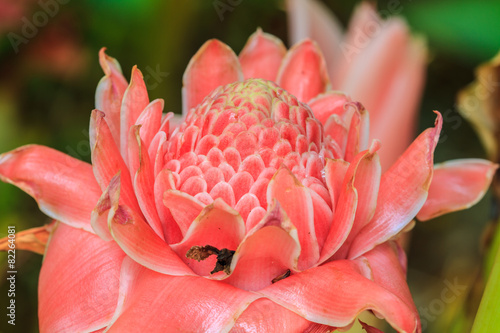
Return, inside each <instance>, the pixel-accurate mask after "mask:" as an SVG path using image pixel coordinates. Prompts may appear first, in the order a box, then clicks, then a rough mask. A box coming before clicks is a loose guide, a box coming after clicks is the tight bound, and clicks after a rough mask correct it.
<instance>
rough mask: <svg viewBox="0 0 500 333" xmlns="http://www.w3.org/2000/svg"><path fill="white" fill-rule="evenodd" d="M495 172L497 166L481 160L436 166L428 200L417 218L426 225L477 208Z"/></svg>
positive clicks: (458, 161) (450, 162)
mask: <svg viewBox="0 0 500 333" xmlns="http://www.w3.org/2000/svg"><path fill="white" fill-rule="evenodd" d="M497 168H498V165H497V164H494V163H491V162H490V161H487V160H480V159H462V160H454V161H449V162H445V163H441V164H437V165H435V166H434V176H433V178H432V182H431V187H430V188H429V196H428V197H427V201H426V202H425V204H424V206H423V207H422V209H421V210H420V212H418V214H417V218H418V219H419V220H421V221H425V220H429V219H432V218H434V217H437V216H440V215H442V214H446V213H449V212H454V211H457V210H461V209H466V208H469V207H471V206H472V205H474V204H476V203H477V202H478V201H479V200H481V198H482V197H483V196H484V194H485V193H486V190H487V189H488V187H489V186H490V184H491V179H492V178H493V175H494V174H495V171H496V170H497Z"/></svg>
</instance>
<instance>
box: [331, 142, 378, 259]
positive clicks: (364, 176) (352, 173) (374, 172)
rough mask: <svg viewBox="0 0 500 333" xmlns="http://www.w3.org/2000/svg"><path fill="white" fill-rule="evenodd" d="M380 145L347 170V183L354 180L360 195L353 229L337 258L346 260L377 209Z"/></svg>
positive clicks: (371, 148)
mask: <svg viewBox="0 0 500 333" xmlns="http://www.w3.org/2000/svg"><path fill="white" fill-rule="evenodd" d="M379 148H380V144H379V143H378V142H377V141H374V142H373V144H372V146H371V147H370V149H368V150H366V151H364V152H362V153H360V154H358V155H357V156H356V157H355V158H354V161H353V162H352V163H351V165H350V166H349V169H348V170H347V174H346V178H345V181H349V180H350V179H352V180H354V187H355V188H356V191H357V194H358V205H357V209H356V217H355V219H354V223H353V225H352V229H351V230H350V232H349V235H348V236H347V239H346V240H345V242H344V244H342V247H341V248H340V249H339V251H338V252H337V253H336V254H335V258H337V259H344V258H345V257H346V255H347V253H348V251H349V246H350V244H351V242H352V241H353V239H354V238H355V237H356V235H357V234H358V232H359V230H361V229H362V228H363V227H364V226H365V225H366V224H367V223H368V222H369V221H370V220H371V219H372V217H373V214H374V213H375V209H376V207H377V196H378V192H379V186H380V175H381V167H380V159H379V157H378V155H377V153H376V151H377V150H378V149H379Z"/></svg>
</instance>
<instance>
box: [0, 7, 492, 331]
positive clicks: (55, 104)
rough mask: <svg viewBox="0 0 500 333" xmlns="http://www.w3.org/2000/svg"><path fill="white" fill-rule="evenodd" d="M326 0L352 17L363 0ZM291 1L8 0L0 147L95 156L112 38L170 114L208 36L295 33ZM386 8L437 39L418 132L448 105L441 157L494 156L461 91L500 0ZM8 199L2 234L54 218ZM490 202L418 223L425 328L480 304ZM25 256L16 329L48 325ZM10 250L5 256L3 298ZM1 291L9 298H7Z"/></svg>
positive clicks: (1, 36)
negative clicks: (105, 56) (96, 111)
mask: <svg viewBox="0 0 500 333" xmlns="http://www.w3.org/2000/svg"><path fill="white" fill-rule="evenodd" d="M322 2H324V4H325V5H326V6H327V7H329V8H330V9H331V10H332V11H333V12H334V13H335V15H336V16H337V18H338V19H339V21H340V23H341V25H343V26H344V27H345V26H347V24H348V21H349V18H350V16H351V15H352V12H353V10H354V8H355V7H356V5H357V3H358V2H357V1H352V2H347V1H342V2H341V1H335V0H326V1H322ZM284 8H285V6H284V1H283V0H272V1H270V0H252V1H250V0H211V1H171V0H169V1H160V0H151V1H148V2H143V1H139V0H122V1H117V0H109V1H106V2H103V1H98V0H88V1H79V2H77V1H70V0H39V1H33V0H23V1H16V0H0V152H5V151H8V150H11V149H14V148H16V147H18V146H20V145H23V144H27V143H32V142H36V143H40V144H44V145H48V146H50V147H53V148H55V149H58V150H60V151H62V152H65V153H67V154H70V155H72V156H74V157H77V158H79V159H82V160H85V161H89V160H90V147H89V145H88V122H89V116H90V111H91V110H92V109H93V107H94V89H95V86H96V84H97V82H98V81H99V79H100V78H101V76H102V72H101V69H100V67H99V64H98V57H97V54H98V50H99V49H100V48H101V47H102V46H106V47H107V49H108V53H109V54H110V55H112V56H113V57H116V58H117V59H119V61H120V63H121V65H122V68H124V69H127V68H132V66H133V65H135V64H137V65H138V66H139V68H141V70H142V72H143V73H144V76H145V79H146V82H147V85H148V89H149V94H150V98H151V99H154V98H159V97H161V98H164V99H165V111H166V112H168V111H173V112H176V113H180V112H181V95H180V91H181V85H182V74H183V72H184V69H185V68H186V66H187V63H188V61H189V59H190V57H191V56H192V55H193V54H194V53H195V52H196V50H198V48H199V47H200V46H201V45H202V44H203V42H204V41H206V40H207V39H210V38H214V37H215V38H219V39H220V40H222V41H224V42H225V43H227V44H228V45H230V46H231V47H232V48H233V49H234V50H235V51H236V52H239V51H240V50H241V49H242V47H243V46H244V43H245V42H246V40H247V37H248V36H249V35H251V34H252V33H253V32H254V31H255V29H256V28H257V26H260V27H261V28H262V29H263V30H264V31H265V32H269V33H272V34H274V35H276V36H278V37H280V38H281V39H282V40H284V41H287V40H288V38H287V20H286V13H285V11H284ZM377 10H378V12H379V14H380V15H381V16H383V17H386V16H387V15H392V14H396V15H400V16H402V17H404V18H405V19H406V20H407V21H408V23H409V26H410V28H411V30H412V32H413V33H417V34H421V35H424V36H426V38H427V41H428V45H429V48H430V52H429V54H430V61H429V64H428V65H429V67H428V73H427V85H426V88H425V92H424V98H423V101H422V103H421V106H420V113H419V128H418V130H417V131H416V133H419V132H421V131H422V130H423V129H425V128H426V127H429V126H430V125H432V124H433V121H434V114H433V113H432V112H431V111H432V110H434V109H436V110H439V111H441V112H442V114H443V117H444V129H443V133H442V138H441V140H440V144H439V145H438V147H437V150H436V155H435V161H436V162H442V161H445V160H449V159H455V158H464V157H479V158H484V157H486V154H485V151H484V149H483V148H482V146H481V144H480V141H479V139H478V137H477V135H476V134H475V132H474V131H473V130H472V128H471V126H470V125H469V123H467V122H466V121H465V120H464V119H463V118H462V117H461V116H460V115H459V114H458V111H457V109H458V108H457V105H456V102H455V97H456V93H457V92H458V91H459V90H460V89H461V88H462V87H464V86H466V85H467V84H468V83H470V82H472V81H473V80H474V68H475V67H476V66H477V65H478V64H480V63H482V62H484V61H487V60H488V59H490V58H492V57H493V56H494V55H495V54H496V52H497V51H498V49H500V29H499V27H498V22H500V2H498V1H487V0H444V1H439V2H437V1H431V0H421V1H411V0H381V1H378V4H377ZM288 46H290V45H288ZM125 75H126V76H127V77H129V76H130V74H129V73H127V72H125ZM499 84H500V83H499ZM0 198H1V200H0V236H2V237H3V236H6V235H7V226H8V225H15V226H16V230H17V231H20V230H23V229H27V228H30V227H35V226H40V225H42V224H44V223H47V222H49V221H48V219H47V217H46V216H44V215H43V214H42V213H40V212H39V211H38V208H37V207H36V203H35V201H34V200H32V199H30V198H29V197H28V196H27V195H26V194H24V193H22V192H21V191H20V190H18V189H16V188H14V187H13V186H11V185H8V184H4V183H0ZM490 201H491V196H487V197H486V198H485V199H483V200H482V201H481V202H480V203H479V204H478V205H476V206H474V207H473V208H472V209H470V210H468V211H464V212H458V213H453V214H449V215H446V216H444V217H441V218H439V221H434V222H433V223H429V224H419V225H418V227H417V228H415V230H414V232H413V237H412V240H411V244H410V250H409V251H410V252H409V269H408V280H409V284H410V288H411V290H412V293H413V295H414V298H415V301H416V304H417V308H418V309H419V311H420V315H421V318H422V325H423V328H424V332H442V331H449V330H450V327H451V326H450V323H454V324H455V325H458V326H456V327H457V332H460V331H461V330H460V329H463V328H461V327H460V326H459V325H461V323H462V322H464V320H463V319H464V317H457V314H458V315H459V316H461V313H463V312H461V311H460V310H461V309H463V306H464V304H467V305H468V306H470V307H472V308H473V307H474V306H473V304H474V302H472V301H471V299H470V298H468V295H469V290H470V286H472V285H473V284H472V282H473V281H475V280H476V277H477V274H478V272H479V270H480V268H479V266H478V263H479V262H480V258H481V253H480V248H481V235H482V232H483V229H484V227H485V226H486V224H487V222H488V220H489V219H490V218H491V217H493V216H494V215H493V214H496V213H495V212H494V211H493V212H492V210H491V206H492V205H491V203H490ZM16 254H17V263H16V264H17V270H18V275H17V278H18V279H17V292H16V301H17V306H16V309H17V318H18V319H20V318H23V320H22V321H20V320H19V321H17V323H16V329H17V330H19V331H22V332H37V330H38V322H37V299H36V295H37V281H38V272H39V270H40V266H41V261H42V257H41V256H38V255H35V254H32V253H23V252H18V253H16ZM6 258H7V256H6V254H5V253H2V254H0V260H1V265H2V269H1V270H0V277H1V280H0V281H1V282H0V283H1V287H0V295H4V296H5V295H6V294H7V289H8V287H7V284H6V283H5V282H6V269H5V268H4V267H5V262H6ZM462 286H467V288H464V287H462ZM479 288H480V287H479ZM443 295H445V296H444V297H443ZM0 298H1V299H2V306H7V304H6V303H5V302H6V301H7V300H8V298H7V297H0ZM470 312H471V313H475V310H474V309H472V310H471V311H470ZM4 327H5V329H3V328H4ZM0 330H1V331H4V330H7V322H6V320H2V321H0ZM463 331H467V329H465V330H463Z"/></svg>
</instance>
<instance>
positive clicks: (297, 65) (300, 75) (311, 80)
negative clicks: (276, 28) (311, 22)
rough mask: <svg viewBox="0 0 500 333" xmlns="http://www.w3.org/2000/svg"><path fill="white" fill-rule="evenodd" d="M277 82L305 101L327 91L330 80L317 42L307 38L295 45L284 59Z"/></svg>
mask: <svg viewBox="0 0 500 333" xmlns="http://www.w3.org/2000/svg"><path fill="white" fill-rule="evenodd" d="M276 82H277V83H278V85H279V86H280V87H282V88H283V89H285V90H287V91H289V92H290V93H292V94H293V95H294V96H295V97H297V98H298V99H299V100H300V101H301V102H304V103H307V102H308V101H309V100H310V99H312V98H313V97H316V96H317V95H319V94H321V93H323V92H325V91H326V90H327V88H328V85H329V83H330V80H329V79H328V73H327V72H326V64H325V60H324V59H323V55H322V54H321V51H320V49H319V48H318V46H317V45H316V43H315V42H313V41H311V40H305V41H303V42H301V43H299V44H297V45H294V46H293V47H292V48H291V49H290V50H289V51H288V53H287V55H286V56H285V59H284V60H283V63H282V65H281V68H280V70H279V73H278V77H277V79H276Z"/></svg>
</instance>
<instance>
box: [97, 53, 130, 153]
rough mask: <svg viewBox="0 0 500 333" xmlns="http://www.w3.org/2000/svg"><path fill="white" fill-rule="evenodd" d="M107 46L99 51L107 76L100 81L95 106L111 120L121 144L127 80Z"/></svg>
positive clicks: (113, 134) (115, 136)
mask: <svg viewBox="0 0 500 333" xmlns="http://www.w3.org/2000/svg"><path fill="white" fill-rule="evenodd" d="M105 51H106V48H102V49H101V51H99V63H100V64H101V67H102V70H103V71H104V74H105V76H104V77H103V78H102V79H101V81H99V84H98V85H97V90H96V92H95V107H96V109H98V110H102V111H103V112H104V113H105V114H106V117H107V119H108V121H109V127H110V131H111V134H112V136H113V139H114V141H115V143H116V145H117V146H119V145H120V109H121V105H122V99H123V94H124V93H125V90H126V89H127V86H128V83H127V80H125V78H124V77H123V74H122V69H121V67H120V64H119V63H118V61H116V59H114V58H112V57H110V56H108V55H107V54H106V53H105Z"/></svg>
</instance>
